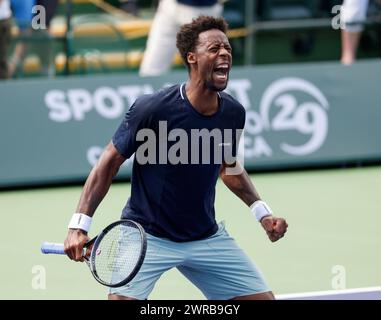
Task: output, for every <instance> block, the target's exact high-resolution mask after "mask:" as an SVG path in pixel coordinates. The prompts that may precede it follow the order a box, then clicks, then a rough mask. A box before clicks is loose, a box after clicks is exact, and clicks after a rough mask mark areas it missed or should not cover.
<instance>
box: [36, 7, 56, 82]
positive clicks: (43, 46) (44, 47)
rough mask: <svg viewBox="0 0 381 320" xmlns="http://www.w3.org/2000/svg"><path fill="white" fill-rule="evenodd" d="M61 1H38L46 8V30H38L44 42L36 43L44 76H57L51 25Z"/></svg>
mask: <svg viewBox="0 0 381 320" xmlns="http://www.w3.org/2000/svg"><path fill="white" fill-rule="evenodd" d="M58 2H59V0H37V2H36V4H37V5H40V6H43V7H44V8H45V13H46V17H45V22H46V29H45V28H42V29H37V30H35V32H38V33H39V38H41V40H42V41H39V42H37V43H36V52H37V54H38V56H39V57H40V61H41V74H42V75H44V76H53V75H54V74H55V56H54V42H53V41H52V38H51V35H50V33H49V30H50V23H51V21H52V19H53V17H54V14H55V13H56V10H57V7H58Z"/></svg>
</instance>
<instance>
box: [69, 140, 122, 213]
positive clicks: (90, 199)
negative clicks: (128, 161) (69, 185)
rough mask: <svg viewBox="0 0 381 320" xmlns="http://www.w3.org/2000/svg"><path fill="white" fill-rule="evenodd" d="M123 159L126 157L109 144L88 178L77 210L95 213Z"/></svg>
mask: <svg viewBox="0 0 381 320" xmlns="http://www.w3.org/2000/svg"><path fill="white" fill-rule="evenodd" d="M123 161H124V158H123V157H122V156H120V155H119V154H118V153H117V151H116V149H115V148H114V146H113V145H112V144H109V145H108V146H107V148H106V150H105V152H104V153H103V154H102V156H101V158H100V159H99V161H98V163H97V165H96V166H95V167H94V168H93V170H92V171H91V173H90V175H89V177H88V178H87V180H86V183H85V185H84V187H83V190H82V194H81V197H80V200H79V203H78V206H77V212H80V213H85V214H87V215H89V216H93V215H94V212H95V210H96V209H97V207H98V206H99V204H100V203H101V201H102V200H103V198H104V197H105V195H106V194H107V192H108V190H109V188H110V186H111V183H112V179H113V178H114V176H115V175H116V174H117V172H118V170H119V167H120V165H121V164H122V163H123Z"/></svg>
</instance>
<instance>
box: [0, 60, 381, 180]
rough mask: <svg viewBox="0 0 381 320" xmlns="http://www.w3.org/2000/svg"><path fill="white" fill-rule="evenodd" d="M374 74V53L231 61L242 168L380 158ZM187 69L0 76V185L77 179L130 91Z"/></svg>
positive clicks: (173, 79)
mask: <svg viewBox="0 0 381 320" xmlns="http://www.w3.org/2000/svg"><path fill="white" fill-rule="evenodd" d="M380 74H381V60H373V61H364V62H360V63H357V64H355V65H353V66H351V67H344V66H341V65H339V64H338V63H323V64H306V65H277V66H257V67H247V68H236V69H235V70H234V71H233V72H232V75H231V78H230V83H229V87H228V90H227V91H228V92H229V93H231V94H232V95H233V96H234V97H236V98H237V99H238V100H239V101H240V102H241V103H242V104H243V105H244V106H245V108H246V110H247V122H246V126H245V136H244V140H243V141H244V146H245V147H244V160H245V166H246V168H248V169H257V170H264V169H266V170H267V169H278V168H289V167H306V166H310V165H319V164H320V165H331V164H338V163H347V162H352V161H369V160H381V143H380V137H381V125H380V121H381V103H380V86H379V83H380ZM186 78H187V74H186V73H185V72H175V73H172V74H169V75H168V76H166V77H160V78H139V77H137V76H134V75H128V74H126V75H113V76H112V75H110V76H93V77H69V78H65V79H54V80H33V81H32V80H26V81H8V82H2V83H0V147H1V157H0V163H1V166H0V186H1V187H10V186H24V185H36V184H46V183H61V182H67V181H82V180H83V179H84V178H85V177H86V176H87V174H88V172H89V171H90V169H91V167H92V165H94V163H95V162H96V160H97V158H98V157H99V154H100V153H101V151H102V149H103V148H104V146H105V145H106V144H107V143H108V142H109V141H110V139H111V137H112V135H113V133H114V131H115V129H116V128H117V126H118V125H119V123H120V121H121V119H122V117H123V115H124V113H125V112H126V111H127V110H128V108H129V106H130V105H131V104H132V103H133V101H134V100H135V99H136V97H138V96H139V95H141V94H144V93H150V92H153V91H154V90H156V89H159V88H161V87H163V86H164V85H168V84H171V83H173V84H174V83H178V82H183V81H185V80H186ZM130 165H131V161H127V162H126V164H125V165H124V167H123V169H122V170H121V171H120V173H119V175H120V177H128V176H129V174H130V169H131V167H130Z"/></svg>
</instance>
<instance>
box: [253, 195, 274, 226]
mask: <svg viewBox="0 0 381 320" xmlns="http://www.w3.org/2000/svg"><path fill="white" fill-rule="evenodd" d="M250 210H251V212H252V213H253V215H254V216H255V218H256V219H257V221H261V220H262V218H263V217H266V216H271V215H272V214H273V211H272V210H271V208H270V207H269V206H268V205H267V203H266V202H264V201H262V200H257V201H255V202H254V203H253V204H252V205H251V206H250Z"/></svg>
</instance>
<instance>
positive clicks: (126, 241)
mask: <svg viewBox="0 0 381 320" xmlns="http://www.w3.org/2000/svg"><path fill="white" fill-rule="evenodd" d="M146 250H147V237H146V234H145V231H144V229H143V227H142V226H141V225H140V224H139V223H137V222H135V221H132V220H129V219H122V220H119V221H116V222H114V223H112V224H110V225H109V226H107V227H106V228H105V229H104V230H103V231H102V232H101V233H100V234H99V235H98V236H97V237H96V238H95V241H94V244H93V246H92V249H91V254H90V258H89V266H90V270H91V272H92V274H93V276H94V278H95V279H96V280H97V281H98V282H99V283H101V284H103V285H105V286H108V287H112V288H115V287H121V286H123V285H125V284H127V283H128V282H130V281H131V280H132V279H133V278H134V277H135V276H136V274H137V273H138V271H139V270H140V267H141V266H142V264H143V261H144V257H145V254H146Z"/></svg>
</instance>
